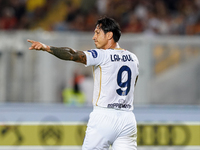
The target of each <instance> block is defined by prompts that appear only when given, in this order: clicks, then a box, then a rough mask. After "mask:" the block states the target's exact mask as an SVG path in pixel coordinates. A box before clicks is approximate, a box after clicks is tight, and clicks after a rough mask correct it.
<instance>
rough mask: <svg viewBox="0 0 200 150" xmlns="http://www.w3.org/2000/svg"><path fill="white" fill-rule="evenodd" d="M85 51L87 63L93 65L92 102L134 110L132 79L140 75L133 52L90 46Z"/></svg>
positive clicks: (108, 106)
mask: <svg viewBox="0 0 200 150" xmlns="http://www.w3.org/2000/svg"><path fill="white" fill-rule="evenodd" d="M84 53H85V54H86V58H87V64H86V66H93V76H94V91H93V105H94V106H100V107H107V108H114V109H120V110H133V100H134V88H135V81H136V77H137V76H138V75H139V69H138V68H139V62H138V59H137V57H136V55H135V54H133V53H131V52H129V51H127V50H124V49H121V48H117V49H107V50H104V49H92V50H88V51H84ZM85 88H87V87H85Z"/></svg>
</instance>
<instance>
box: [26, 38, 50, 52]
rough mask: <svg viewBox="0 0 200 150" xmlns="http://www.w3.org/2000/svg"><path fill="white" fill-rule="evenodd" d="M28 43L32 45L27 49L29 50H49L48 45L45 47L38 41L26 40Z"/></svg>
mask: <svg viewBox="0 0 200 150" xmlns="http://www.w3.org/2000/svg"><path fill="white" fill-rule="evenodd" d="M27 41H28V42H30V43H31V44H32V45H31V47H29V50H33V49H35V50H43V51H48V50H49V49H50V47H49V46H48V45H45V44H43V43H41V42H38V41H33V40H29V39H28V40H27Z"/></svg>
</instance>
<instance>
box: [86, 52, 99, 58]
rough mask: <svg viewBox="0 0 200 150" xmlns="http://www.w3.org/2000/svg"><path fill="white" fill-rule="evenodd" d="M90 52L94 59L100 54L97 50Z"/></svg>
mask: <svg viewBox="0 0 200 150" xmlns="http://www.w3.org/2000/svg"><path fill="white" fill-rule="evenodd" d="M88 52H90V53H91V54H92V56H93V57H94V58H97V56H98V53H97V51H96V50H88Z"/></svg>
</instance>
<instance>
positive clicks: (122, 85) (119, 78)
mask: <svg viewBox="0 0 200 150" xmlns="http://www.w3.org/2000/svg"><path fill="white" fill-rule="evenodd" d="M124 71H125V72H127V75H128V78H127V80H126V81H125V82H122V73H123V72H124ZM117 84H118V85H119V87H120V88H119V89H117V90H116V92H117V94H119V95H120V96H125V95H127V94H128V92H129V91H130V87H131V69H130V68H129V67H128V66H122V67H121V68H120V69H119V71H118V73H117ZM122 88H126V89H125V90H123V89H122Z"/></svg>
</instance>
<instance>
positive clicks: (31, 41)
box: [27, 39, 35, 44]
mask: <svg viewBox="0 0 200 150" xmlns="http://www.w3.org/2000/svg"><path fill="white" fill-rule="evenodd" d="M27 41H28V42H30V43H32V44H33V43H34V42H35V41H33V40H30V39H27Z"/></svg>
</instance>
